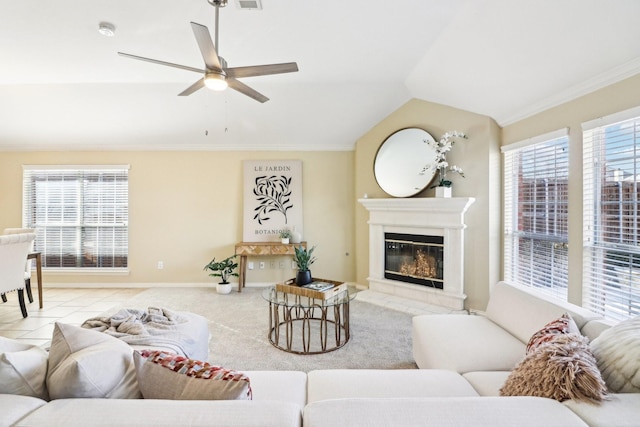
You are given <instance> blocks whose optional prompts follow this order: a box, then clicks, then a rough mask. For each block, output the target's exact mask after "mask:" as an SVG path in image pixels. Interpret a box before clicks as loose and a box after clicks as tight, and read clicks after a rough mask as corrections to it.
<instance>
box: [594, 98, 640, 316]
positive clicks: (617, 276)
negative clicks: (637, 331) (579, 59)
mask: <svg viewBox="0 0 640 427" xmlns="http://www.w3.org/2000/svg"><path fill="white" fill-rule="evenodd" d="M630 114H634V115H635V117H631V118H625V119H621V116H620V115H616V116H612V117H609V118H604V119H600V120H598V121H594V122H591V123H587V124H583V147H584V149H583V152H584V156H583V167H584V195H583V203H584V207H583V212H584V234H583V236H584V245H583V249H584V252H583V253H584V257H583V305H584V306H585V307H587V308H588V309H590V310H592V311H594V312H597V313H600V314H602V315H603V316H605V317H607V318H610V319H614V320H622V319H626V318H629V317H633V316H638V315H640V236H639V232H638V226H640V223H639V220H638V214H639V212H638V211H639V206H638V204H639V201H640V185H639V182H638V181H639V177H640V111H638V110H636V111H633V112H630V113H629V114H627V115H630Z"/></svg>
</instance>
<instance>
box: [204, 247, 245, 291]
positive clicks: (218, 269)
mask: <svg viewBox="0 0 640 427" xmlns="http://www.w3.org/2000/svg"><path fill="white" fill-rule="evenodd" d="M236 256H237V255H232V256H230V257H228V258H225V259H223V260H222V261H218V262H216V258H215V257H214V258H213V259H212V260H211V261H209V263H208V264H207V265H205V266H204V270H209V271H211V273H210V274H209V276H211V277H220V278H221V279H222V281H221V282H220V283H218V284H217V286H216V290H217V291H218V293H219V294H228V293H229V292H231V283H229V280H227V279H228V278H229V277H232V276H233V277H238V273H236V271H235V270H236V268H238V263H237V262H235V260H234V258H235V257H236Z"/></svg>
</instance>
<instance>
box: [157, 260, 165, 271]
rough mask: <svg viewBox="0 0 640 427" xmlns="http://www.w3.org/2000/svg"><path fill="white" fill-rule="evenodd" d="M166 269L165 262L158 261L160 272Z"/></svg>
mask: <svg viewBox="0 0 640 427" xmlns="http://www.w3.org/2000/svg"><path fill="white" fill-rule="evenodd" d="M163 268H164V262H162V261H158V270H162V269H163Z"/></svg>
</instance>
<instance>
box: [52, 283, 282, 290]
mask: <svg viewBox="0 0 640 427" xmlns="http://www.w3.org/2000/svg"><path fill="white" fill-rule="evenodd" d="M274 285H275V282H271V283H267V282H247V283H246V284H245V287H246V288H265V287H267V286H274ZM215 286H216V283H215V282H214V281H211V282H197V283H179V282H176V283H173V282H152V283H128V282H125V283H97V282H84V283H55V282H49V281H45V282H44V283H43V284H42V287H43V288H45V289H46V288H73V289H76V288H78V289H82V288H90V289H96V288H121V289H122V288H124V289H127V288H212V289H214V290H215ZM231 289H232V290H234V291H236V292H237V291H238V283H237V282H235V283H234V282H231Z"/></svg>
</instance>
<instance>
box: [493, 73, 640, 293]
mask: <svg viewBox="0 0 640 427" xmlns="http://www.w3.org/2000/svg"><path fill="white" fill-rule="evenodd" d="M639 105H640V75H636V76H635V77H632V78H629V79H626V80H623V81H622V82H619V83H616V84H613V85H610V86H607V87H605V88H603V89H601V90H598V91H595V92H593V93H590V94H589V95H585V96H582V97H580V98H578V99H575V100H573V101H571V102H567V103H565V104H562V105H560V106H558V107H555V108H551V109H549V110H546V111H544V112H542V113H540V114H537V115H535V116H532V117H529V118H527V119H525V120H521V121H519V122H517V123H514V124H512V125H509V126H505V127H504V129H503V130H502V144H503V145H507V144H511V143H514V142H518V141H521V140H524V139H527V138H531V137H534V136H537V135H541V134H544V133H547V132H551V131H554V130H557V129H561V128H569V301H571V302H573V303H574V304H581V302H582V241H583V240H582V123H583V122H586V121H589V120H593V119H597V118H598V117H602V116H607V115H610V114H614V113H617V112H620V111H624V110H628V109H630V108H633V107H637V106H639Z"/></svg>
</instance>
